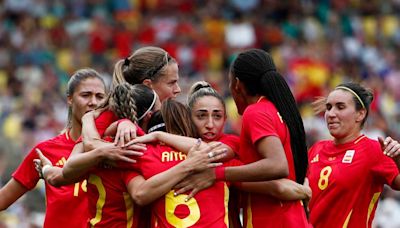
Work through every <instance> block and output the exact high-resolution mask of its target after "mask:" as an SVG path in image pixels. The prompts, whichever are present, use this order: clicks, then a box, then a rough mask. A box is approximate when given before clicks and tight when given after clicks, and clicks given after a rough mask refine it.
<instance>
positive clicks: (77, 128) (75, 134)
mask: <svg viewBox="0 0 400 228" xmlns="http://www.w3.org/2000/svg"><path fill="white" fill-rule="evenodd" d="M68 130H69V136H70V137H71V139H72V140H73V141H76V140H78V138H79V137H80V136H81V132H82V124H80V123H77V122H76V121H72V124H71V128H70V129H68Z"/></svg>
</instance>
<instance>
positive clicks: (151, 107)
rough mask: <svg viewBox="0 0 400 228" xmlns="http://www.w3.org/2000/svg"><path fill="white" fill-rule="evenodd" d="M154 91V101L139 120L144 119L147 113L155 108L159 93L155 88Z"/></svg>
mask: <svg viewBox="0 0 400 228" xmlns="http://www.w3.org/2000/svg"><path fill="white" fill-rule="evenodd" d="M153 93H154V98H153V102H151V105H150V107H149V108H148V109H147V110H146V111H145V112H144V113H143V115H142V116H141V117H139V118H138V119H137V121H140V120H141V119H143V118H144V117H145V116H146V115H147V113H148V112H150V111H151V110H152V109H153V107H154V104H155V103H156V100H157V93H156V91H154V90H153Z"/></svg>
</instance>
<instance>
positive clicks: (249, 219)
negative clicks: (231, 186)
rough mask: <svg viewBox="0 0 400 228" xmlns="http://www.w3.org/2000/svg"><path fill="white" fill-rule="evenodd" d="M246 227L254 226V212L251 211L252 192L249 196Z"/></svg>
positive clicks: (251, 227)
mask: <svg viewBox="0 0 400 228" xmlns="http://www.w3.org/2000/svg"><path fill="white" fill-rule="evenodd" d="M246 228H253V214H252V211H251V194H249V195H248V197H247V225H246Z"/></svg>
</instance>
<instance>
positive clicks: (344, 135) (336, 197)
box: [307, 83, 400, 228]
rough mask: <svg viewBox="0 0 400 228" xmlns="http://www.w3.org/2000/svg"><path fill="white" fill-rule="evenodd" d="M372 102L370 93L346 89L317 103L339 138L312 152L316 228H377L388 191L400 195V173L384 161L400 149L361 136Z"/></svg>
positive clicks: (322, 143) (342, 87)
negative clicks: (380, 205) (376, 218)
mask: <svg viewBox="0 0 400 228" xmlns="http://www.w3.org/2000/svg"><path fill="white" fill-rule="evenodd" d="M372 100H373V94H372V93H371V92H370V91H368V90H367V89H365V88H363V87H362V86H360V85H358V84H356V83H344V84H341V85H339V86H337V87H336V88H335V89H334V90H333V91H332V92H330V94H329V95H328V97H327V98H325V99H322V100H319V101H317V102H315V104H316V105H318V104H323V110H325V121H326V125H327V127H328V130H329V133H330V134H331V135H332V136H333V140H323V141H319V142H317V143H315V144H314V145H313V146H312V147H311V148H310V150H309V171H308V175H307V176H308V179H309V183H310V187H311V189H312V192H313V197H312V199H311V201H310V204H309V207H310V223H311V224H312V225H313V226H314V227H316V228H319V227H371V223H372V220H373V219H374V215H375V210H376V206H377V204H378V200H379V196H380V194H381V192H382V189H383V185H384V184H388V185H390V186H391V187H392V188H393V189H396V190H399V189H400V176H399V171H398V167H396V164H395V162H394V161H393V160H392V159H390V158H389V157H387V156H385V155H384V153H387V154H389V155H393V154H397V153H398V152H399V147H400V145H399V143H398V142H397V141H394V140H392V139H391V138H390V137H387V138H386V139H385V140H384V141H383V140H382V139H380V141H381V142H382V143H381V144H382V147H381V145H380V143H379V142H378V141H376V140H373V139H370V138H368V137H366V136H365V135H364V134H362V133H361V130H362V128H363V126H364V123H365V121H366V119H367V117H368V113H369V107H370V104H371V102H372ZM320 109H321V108H320ZM382 148H383V149H384V153H382ZM394 159H395V160H396V161H397V162H398V161H399V160H398V157H395V158H394ZM397 164H399V163H397Z"/></svg>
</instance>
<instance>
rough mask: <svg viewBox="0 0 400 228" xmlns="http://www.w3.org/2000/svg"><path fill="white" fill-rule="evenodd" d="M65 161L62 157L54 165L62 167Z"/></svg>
mask: <svg viewBox="0 0 400 228" xmlns="http://www.w3.org/2000/svg"><path fill="white" fill-rule="evenodd" d="M66 162H67V159H66V158H65V157H62V158H61V159H60V160H59V161H58V162H57V163H56V166H60V167H63V166H64V165H65V163H66Z"/></svg>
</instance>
